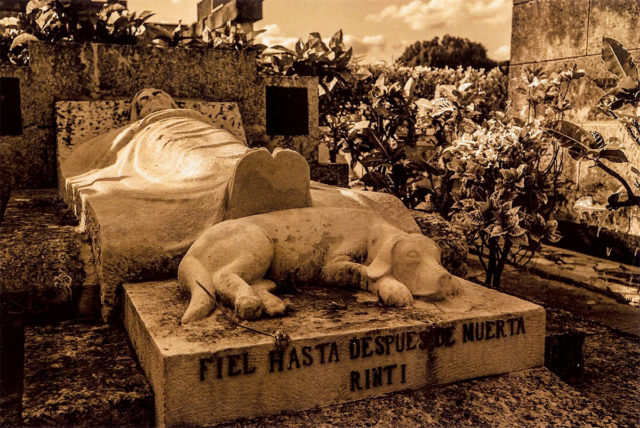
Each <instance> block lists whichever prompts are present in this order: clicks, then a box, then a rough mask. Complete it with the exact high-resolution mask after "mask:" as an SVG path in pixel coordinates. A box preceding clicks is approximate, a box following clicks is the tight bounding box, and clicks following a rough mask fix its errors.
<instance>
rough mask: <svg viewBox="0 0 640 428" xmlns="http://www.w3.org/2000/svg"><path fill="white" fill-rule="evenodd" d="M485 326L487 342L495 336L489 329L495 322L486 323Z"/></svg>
mask: <svg viewBox="0 0 640 428" xmlns="http://www.w3.org/2000/svg"><path fill="white" fill-rule="evenodd" d="M486 324H487V327H486V329H487V340H489V339H493V338H495V337H496V336H495V335H494V334H493V332H492V331H491V329H492V328H493V326H494V324H495V322H493V321H487V323H486Z"/></svg>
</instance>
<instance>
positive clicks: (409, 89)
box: [402, 77, 416, 99]
mask: <svg viewBox="0 0 640 428" xmlns="http://www.w3.org/2000/svg"><path fill="white" fill-rule="evenodd" d="M415 88H416V81H415V80H413V77H409V80H407V83H405V85H404V89H403V91H402V92H403V93H404V97H405V98H406V99H411V97H412V96H413V91H414V89H415Z"/></svg>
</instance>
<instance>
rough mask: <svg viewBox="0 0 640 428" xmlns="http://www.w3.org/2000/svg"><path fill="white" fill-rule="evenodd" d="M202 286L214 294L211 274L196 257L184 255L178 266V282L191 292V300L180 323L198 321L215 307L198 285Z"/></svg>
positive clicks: (213, 302)
mask: <svg viewBox="0 0 640 428" xmlns="http://www.w3.org/2000/svg"><path fill="white" fill-rule="evenodd" d="M198 283H199V284H201V285H202V287H204V288H205V289H206V290H207V291H208V292H209V293H210V294H211V295H212V296H215V294H214V293H215V291H214V287H213V281H212V279H211V274H210V273H209V271H207V270H206V269H205V268H204V266H202V264H201V263H200V262H199V261H198V259H196V258H195V257H191V256H189V255H187V256H185V257H184V259H182V261H181V262H180V266H179V267H178V284H179V285H180V286H181V287H182V288H185V289H188V290H189V291H190V292H191V301H190V302H189V306H188V307H187V310H186V311H185V313H184V315H182V324H187V323H189V322H192V321H198V320H201V319H203V318H206V317H208V316H209V315H210V314H211V313H212V312H213V310H214V309H215V301H214V300H212V299H211V297H210V296H209V295H207V293H206V292H205V291H204V290H203V289H202V287H200V285H198Z"/></svg>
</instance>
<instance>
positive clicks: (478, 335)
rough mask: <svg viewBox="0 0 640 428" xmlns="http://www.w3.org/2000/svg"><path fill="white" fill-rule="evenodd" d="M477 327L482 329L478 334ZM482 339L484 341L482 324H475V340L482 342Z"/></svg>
mask: <svg viewBox="0 0 640 428" xmlns="http://www.w3.org/2000/svg"><path fill="white" fill-rule="evenodd" d="M478 326H480V327H482V328H481V329H480V331H479V332H478ZM482 339H484V323H483V322H477V323H476V340H482Z"/></svg>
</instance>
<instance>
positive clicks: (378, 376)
mask: <svg viewBox="0 0 640 428" xmlns="http://www.w3.org/2000/svg"><path fill="white" fill-rule="evenodd" d="M372 370H373V387H374V388H375V387H376V386H382V367H374V368H373V369H372Z"/></svg>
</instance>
